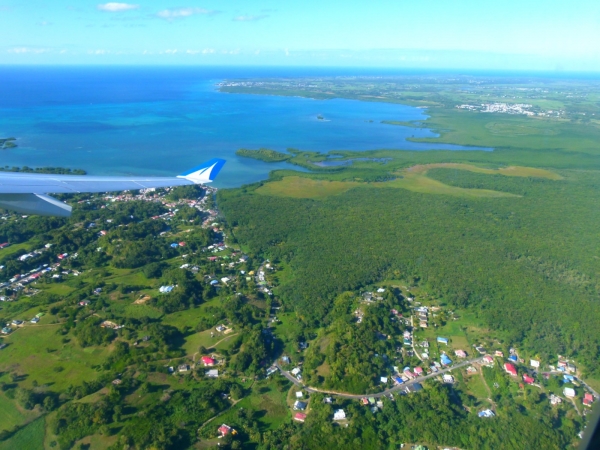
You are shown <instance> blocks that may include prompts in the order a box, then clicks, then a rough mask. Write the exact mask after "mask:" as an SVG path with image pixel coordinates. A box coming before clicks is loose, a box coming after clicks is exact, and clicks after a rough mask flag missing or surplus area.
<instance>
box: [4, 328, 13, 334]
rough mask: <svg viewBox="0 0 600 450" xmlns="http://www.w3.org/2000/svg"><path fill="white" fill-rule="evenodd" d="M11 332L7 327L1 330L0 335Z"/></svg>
mask: <svg viewBox="0 0 600 450" xmlns="http://www.w3.org/2000/svg"><path fill="white" fill-rule="evenodd" d="M11 331H12V328H9V327H4V328H2V334H10V333H11Z"/></svg>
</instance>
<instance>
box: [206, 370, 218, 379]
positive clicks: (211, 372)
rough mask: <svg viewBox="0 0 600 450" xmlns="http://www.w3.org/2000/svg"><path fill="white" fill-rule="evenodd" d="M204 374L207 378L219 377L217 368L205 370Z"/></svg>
mask: <svg viewBox="0 0 600 450" xmlns="http://www.w3.org/2000/svg"><path fill="white" fill-rule="evenodd" d="M205 375H206V376H207V377H208V378H219V371H218V370H217V369H211V370H207V371H206V373H205Z"/></svg>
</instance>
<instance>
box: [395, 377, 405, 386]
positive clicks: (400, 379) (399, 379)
mask: <svg viewBox="0 0 600 450" xmlns="http://www.w3.org/2000/svg"><path fill="white" fill-rule="evenodd" d="M394 382H395V383H396V384H402V383H404V380H403V379H402V378H400V377H394Z"/></svg>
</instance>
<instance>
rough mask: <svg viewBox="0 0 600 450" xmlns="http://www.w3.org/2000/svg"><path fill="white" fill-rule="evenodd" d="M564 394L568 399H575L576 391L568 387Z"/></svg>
mask: <svg viewBox="0 0 600 450" xmlns="http://www.w3.org/2000/svg"><path fill="white" fill-rule="evenodd" d="M563 394H565V397H568V398H575V395H576V394H575V389H573V388H570V387H566V388H565V389H564V391H563Z"/></svg>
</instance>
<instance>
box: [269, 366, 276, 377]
mask: <svg viewBox="0 0 600 450" xmlns="http://www.w3.org/2000/svg"><path fill="white" fill-rule="evenodd" d="M275 372H277V366H271V367H269V368H268V369H267V378H268V377H270V376H271V375H273V374H274V373H275Z"/></svg>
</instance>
